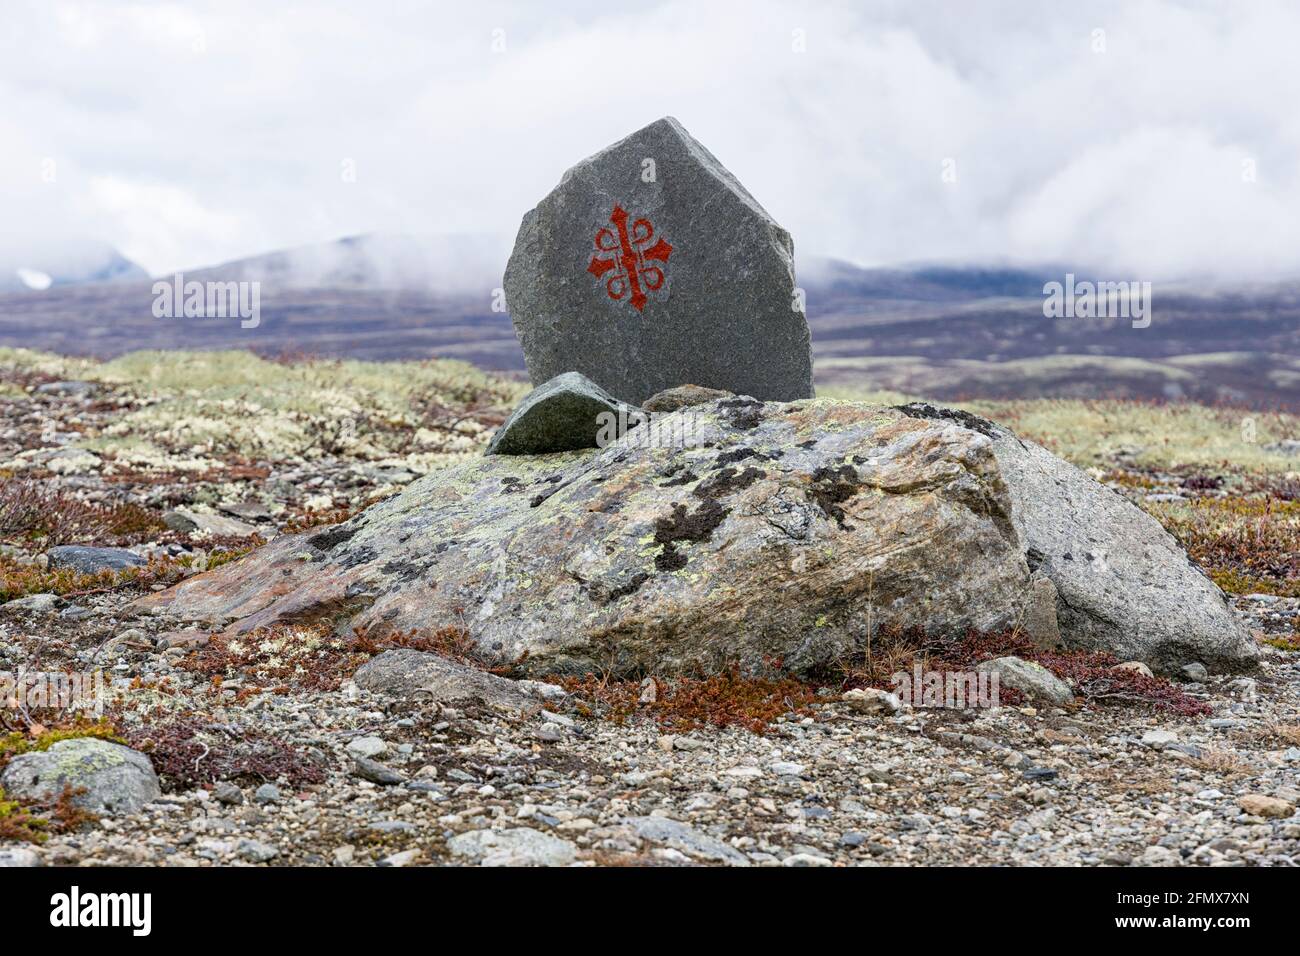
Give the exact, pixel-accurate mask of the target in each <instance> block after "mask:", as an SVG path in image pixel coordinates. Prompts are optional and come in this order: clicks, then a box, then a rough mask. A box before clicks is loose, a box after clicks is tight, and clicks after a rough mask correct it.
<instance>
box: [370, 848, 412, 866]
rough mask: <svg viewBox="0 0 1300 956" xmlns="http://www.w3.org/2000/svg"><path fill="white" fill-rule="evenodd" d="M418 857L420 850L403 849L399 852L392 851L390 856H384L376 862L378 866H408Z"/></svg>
mask: <svg viewBox="0 0 1300 956" xmlns="http://www.w3.org/2000/svg"><path fill="white" fill-rule="evenodd" d="M419 858H420V851H419V850H418V849H416V850H403V851H401V852H400V853H394V854H393V855H392V856H386V857H384V858H383V859H382V860H380V861H379V863H378V864H377V865H378V866H398V867H400V866H410V865H411V864H412V863H414V862H415V861H416V860H418V859H419Z"/></svg>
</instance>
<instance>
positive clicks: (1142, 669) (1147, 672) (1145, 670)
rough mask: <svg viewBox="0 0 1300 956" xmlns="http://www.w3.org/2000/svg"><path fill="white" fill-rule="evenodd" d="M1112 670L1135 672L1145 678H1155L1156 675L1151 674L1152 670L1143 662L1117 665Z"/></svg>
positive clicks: (1126, 662)
mask: <svg viewBox="0 0 1300 956" xmlns="http://www.w3.org/2000/svg"><path fill="white" fill-rule="evenodd" d="M1111 670H1115V671H1133V672H1134V673H1136V674H1141V675H1142V676H1143V677H1155V674H1153V673H1151V668H1149V667H1147V666H1146V665H1145V664H1143V663H1142V662H1141V661H1125V662H1124V663H1123V664H1116V665H1115V666H1114V667H1112V668H1111Z"/></svg>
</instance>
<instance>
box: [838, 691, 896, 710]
mask: <svg viewBox="0 0 1300 956" xmlns="http://www.w3.org/2000/svg"><path fill="white" fill-rule="evenodd" d="M840 699H841V700H842V701H844V703H846V704H848V705H849V706H850V707H852V708H853V709H854V710H856V711H859V712H861V713H864V714H896V713H898V712H899V711H900V710H902V709H903V702H902V701H900V700H899V699H898V695H897V694H891V693H889V691H885V690H879V689H877V688H875V687H865V688H855V689H853V690H849V691H845V692H844V696H843V697H841V698H840Z"/></svg>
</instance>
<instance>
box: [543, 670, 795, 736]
mask: <svg viewBox="0 0 1300 956" xmlns="http://www.w3.org/2000/svg"><path fill="white" fill-rule="evenodd" d="M556 680H557V682H558V683H560V684H561V685H562V686H563V687H564V688H565V689H566V690H567V691H569V693H571V694H576V695H578V696H579V697H582V698H584V699H586V700H590V701H592V702H593V703H594V704H595V705H596V710H595V711H594V712H593V715H598V716H600V717H603V718H604V719H606V720H609V721H611V722H613V723H616V724H623V723H625V722H626V721H627V720H629V719H631V718H632V717H636V716H642V717H646V718H649V719H651V720H654V721H655V722H656V723H657V724H658V725H659V727H660V728H661V729H663V730H665V731H668V732H671V733H689V732H690V731H692V730H698V729H700V728H703V727H717V728H725V727H743V728H744V729H746V730H749V731H751V732H753V733H756V734H761V733H764V732H766V730H767V729H768V727H769V726H770V725H771V724H772V723H773V722H774V721H775V720H776V719H777V718H778V717H781V716H783V715H786V714H794V715H807V714H809V713H811V709H810V708H811V707H812V704H813V703H814V702H815V701H816V699H817V687H816V686H815V685H813V684H807V683H804V682H802V681H797V680H793V679H789V678H784V679H769V678H762V677H744V676H741V675H740V674H739V673H737V672H735V671H729V672H727V673H724V674H720V675H718V676H716V677H704V678H677V679H675V680H661V679H657V678H656V679H655V687H656V699H655V701H654V702H653V703H646V704H642V703H640V702H639V701H640V697H641V682H640V681H635V680H623V681H609V680H604V679H601V678H598V677H596V676H595V675H590V674H589V675H587V676H586V677H582V678H577V677H564V678H557V679H556Z"/></svg>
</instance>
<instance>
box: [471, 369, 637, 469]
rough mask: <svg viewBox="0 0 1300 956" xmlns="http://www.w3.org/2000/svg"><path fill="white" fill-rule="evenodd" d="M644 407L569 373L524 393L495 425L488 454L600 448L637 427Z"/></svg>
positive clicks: (525, 453)
mask: <svg viewBox="0 0 1300 956" xmlns="http://www.w3.org/2000/svg"><path fill="white" fill-rule="evenodd" d="M644 418H645V416H644V414H642V412H641V410H640V409H638V408H634V407H633V406H631V405H626V404H624V403H623V402H620V401H619V400H618V399H616V398H615V397H614V396H613V395H611V394H609V393H608V392H607V391H605V390H604V389H603V388H601V387H600V386H599V385H597V384H596V383H595V382H593V381H592V380H591V379H589V378H587V377H586V376H584V375H582V374H580V373H578V372H565V373H564V374H562V375H557V376H555V377H554V378H552V379H550V380H549V381H547V382H544V383H543V384H541V385H539V386H537V387H536V388H535V389H533V390H532V391H531V392H529V393H528V394H527V395H525V396H524V397H523V399H522V400H521V401H520V402H519V404H518V406H516V407H515V410H514V411H513V412H511V413H510V417H509V418H507V419H506V423H505V424H504V425H502V426H501V427H500V428H499V429H497V433H496V434H495V435H493V436H492V441H491V442H490V443H489V444H488V447H487V451H485V452H484V454H485V455H545V454H549V453H551V452H557V451H574V450H576V449H579V448H598V447H600V446H601V445H602V444H604V442H602V441H601V437H602V435H603V436H605V437H607V438H608V439H609V440H613V439H617V438H619V437H621V431H622V430H623V429H624V428H628V427H632V426H635V425H639V424H640V423H641V422H642V421H643V420H644Z"/></svg>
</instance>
